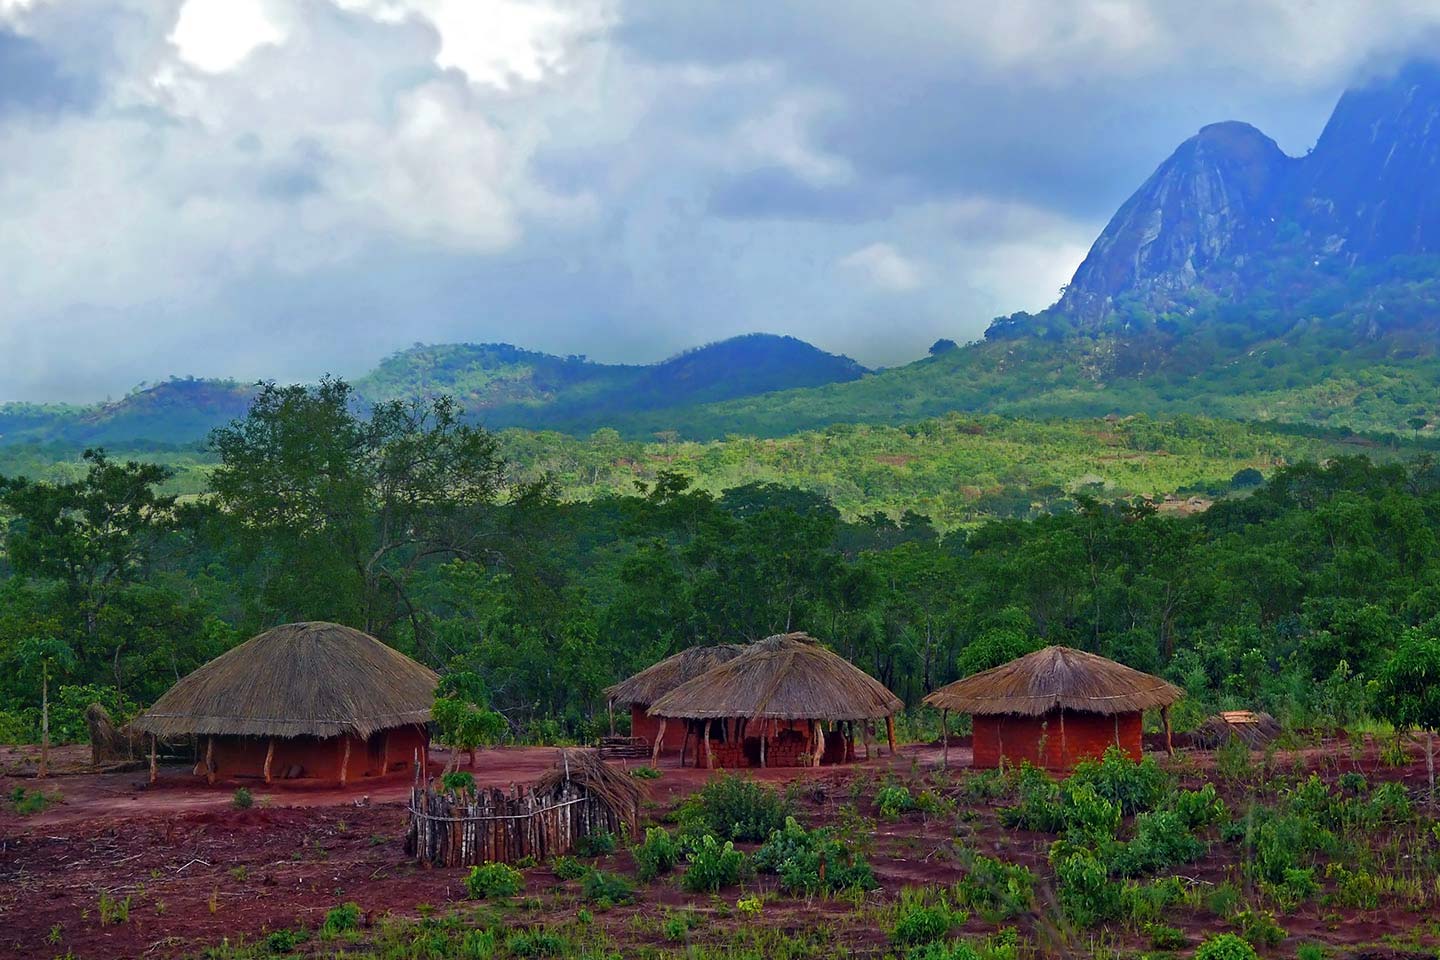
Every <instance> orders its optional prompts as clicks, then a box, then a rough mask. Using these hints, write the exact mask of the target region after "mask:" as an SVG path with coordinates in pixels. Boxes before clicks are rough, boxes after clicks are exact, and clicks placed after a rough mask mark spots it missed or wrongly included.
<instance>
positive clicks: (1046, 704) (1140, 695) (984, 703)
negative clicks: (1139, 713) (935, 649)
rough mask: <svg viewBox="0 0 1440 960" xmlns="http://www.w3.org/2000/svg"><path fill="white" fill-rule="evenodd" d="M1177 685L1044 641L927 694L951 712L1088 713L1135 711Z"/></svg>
mask: <svg viewBox="0 0 1440 960" xmlns="http://www.w3.org/2000/svg"><path fill="white" fill-rule="evenodd" d="M1180 697H1181V692H1180V690H1178V689H1177V688H1175V687H1173V686H1171V685H1170V684H1168V683H1166V682H1165V681H1164V680H1161V679H1160V678H1159V677H1152V676H1151V675H1150V674H1148V673H1141V672H1140V671H1139V670H1133V669H1131V668H1130V667H1127V666H1125V665H1124V664H1120V663H1116V662H1115V661H1114V660H1107V659H1105V658H1104V657H1101V656H1097V655H1096V654H1093V653H1086V652H1084V651H1083V650H1072V649H1071V648H1069V647H1046V648H1045V649H1044V650H1037V651H1035V652H1034V653H1031V654H1028V655H1026V656H1023V657H1020V658H1019V659H1017V660H1011V661H1010V662H1009V663H1005V664H1001V665H1000V666H998V667H995V668H993V669H990V670H984V671H982V672H980V673H977V674H975V675H974V676H971V677H966V678H965V679H964V680H956V681H955V682H954V683H952V684H950V685H949V686H945V687H941V688H940V689H939V690H936V691H935V692H934V693H932V694H930V695H929V696H928V697H926V698H925V702H926V703H928V704H929V705H930V706H932V707H935V708H937V709H940V710H951V711H954V712H955V713H970V714H1014V715H1019V716H1024V717H1038V716H1041V715H1043V714H1046V713H1049V712H1050V711H1051V710H1054V709H1056V708H1057V707H1058V708H1061V709H1064V710H1084V711H1088V712H1090V713H1103V714H1107V715H1109V714H1115V713H1133V712H1135V711H1136V710H1150V709H1153V708H1155V707H1165V706H1169V705H1170V704H1172V703H1174V702H1175V701H1176V700H1179V699H1180Z"/></svg>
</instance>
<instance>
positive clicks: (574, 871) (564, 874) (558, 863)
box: [550, 856, 590, 880]
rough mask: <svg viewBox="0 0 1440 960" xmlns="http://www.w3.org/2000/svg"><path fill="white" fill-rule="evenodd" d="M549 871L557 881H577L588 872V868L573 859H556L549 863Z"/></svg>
mask: <svg viewBox="0 0 1440 960" xmlns="http://www.w3.org/2000/svg"><path fill="white" fill-rule="evenodd" d="M550 869H551V870H553V871H555V877H556V879H558V880H579V879H580V878H581V877H583V876H585V874H587V873H589V872H590V868H589V867H587V866H586V865H585V864H583V863H581V862H580V861H579V860H576V859H575V858H574V857H563V856H562V857H556V858H555V859H554V860H552V861H550Z"/></svg>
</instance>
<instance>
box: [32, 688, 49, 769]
mask: <svg viewBox="0 0 1440 960" xmlns="http://www.w3.org/2000/svg"><path fill="white" fill-rule="evenodd" d="M48 776H50V664H48V663H41V664H40V768H39V769H38V770H36V771H35V778H36V779H37V780H44V779H45V778H46V777H48Z"/></svg>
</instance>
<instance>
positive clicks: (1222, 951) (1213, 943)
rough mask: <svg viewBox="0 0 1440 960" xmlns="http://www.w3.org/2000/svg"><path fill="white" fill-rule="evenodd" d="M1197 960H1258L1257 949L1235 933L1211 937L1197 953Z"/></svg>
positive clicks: (1201, 945)
mask: <svg viewBox="0 0 1440 960" xmlns="http://www.w3.org/2000/svg"><path fill="white" fill-rule="evenodd" d="M1195 960H1258V958H1257V957H1256V955H1255V948H1254V947H1252V946H1250V944H1248V943H1246V942H1245V941H1244V940H1242V939H1241V938H1239V937H1237V936H1236V935H1235V934H1233V933H1222V934H1220V935H1219V936H1214V937H1210V938H1209V939H1207V940H1206V941H1205V942H1204V943H1202V944H1200V949H1198V950H1196V951H1195Z"/></svg>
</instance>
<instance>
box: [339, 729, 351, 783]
mask: <svg viewBox="0 0 1440 960" xmlns="http://www.w3.org/2000/svg"><path fill="white" fill-rule="evenodd" d="M342 736H344V737H345V753H344V755H343V756H341V757H340V786H342V787H343V786H345V781H347V780H348V779H350V735H349V734H348V733H347V734H342Z"/></svg>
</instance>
